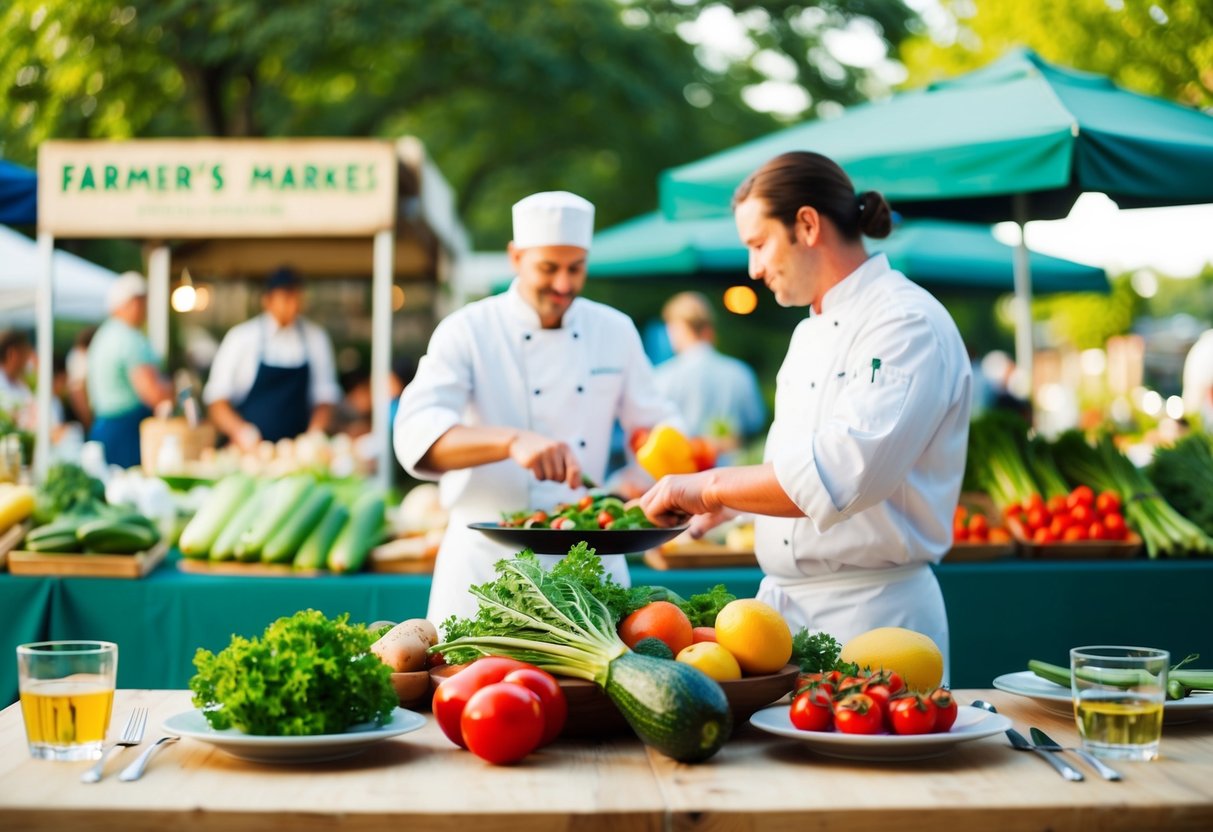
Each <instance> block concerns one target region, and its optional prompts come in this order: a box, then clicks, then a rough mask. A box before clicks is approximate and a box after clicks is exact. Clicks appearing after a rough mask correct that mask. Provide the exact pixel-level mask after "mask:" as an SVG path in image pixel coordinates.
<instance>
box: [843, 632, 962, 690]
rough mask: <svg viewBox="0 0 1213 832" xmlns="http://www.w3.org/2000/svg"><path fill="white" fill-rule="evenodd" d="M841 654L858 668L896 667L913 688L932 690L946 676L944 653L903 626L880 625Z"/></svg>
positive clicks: (844, 646)
mask: <svg viewBox="0 0 1213 832" xmlns="http://www.w3.org/2000/svg"><path fill="white" fill-rule="evenodd" d="M840 658H841V659H842V660H843V661H844V662H855V663H856V664H857V665H859V669H860V670H863V669H864V668H865V667H870V668H871V669H872V670H882V669H883V670H894V671H896V672H898V673H900V674H901V677H902V678H903V679H905V683H906V687H907V688H908V689H909V690H913V691H931V690H934V689H935V688H937V687H939V682H940V680H942V679H943V653H941V652H939V646H938V645H936V644H935V642H934V641H932V640H931V639H930V637H928V636H924V635H923V634H922V633H916V632H914V631H913V630H907V629H905V628H904V627H877V628H876V629H875V630H868V631H867V632H866V633H860V634H859V635H857V636H855V637H854V638H853V639H851V640H850V641H848V642H847V643H846V644H844V645H843V646H842V654H841V656H840Z"/></svg>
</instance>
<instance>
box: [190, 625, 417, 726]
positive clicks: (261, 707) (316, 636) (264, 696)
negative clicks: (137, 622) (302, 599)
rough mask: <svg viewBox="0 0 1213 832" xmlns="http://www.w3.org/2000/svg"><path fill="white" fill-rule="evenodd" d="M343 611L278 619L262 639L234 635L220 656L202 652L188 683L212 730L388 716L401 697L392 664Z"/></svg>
mask: <svg viewBox="0 0 1213 832" xmlns="http://www.w3.org/2000/svg"><path fill="white" fill-rule="evenodd" d="M348 620H349V615H348V613H344V614H342V615H340V616H338V617H337V618H335V619H328V618H326V617H325V615H324V613H321V612H318V611H317V610H301V611H300V612H297V613H295V614H294V615H292V616H290V617H285V618H279V619H278V620H277V621H275V622H273V623H272V624H270V625H269V627H267V628H266V630H265V633H264V635H262V636H261V637H260V638H252V639H247V638H244V637H242V636H236V635H234V636H232V641H231V644H229V645H228V646H227V647H225V648H224V649H223V650H221V651H219V653H217V654H216V653H212V652H210V651H209V650H203V649H199V650H198V652H197V653H196V654H195V655H194V666H195V667H197V668H198V672H197V673H196V674H195V675H194V678H192V679H191V680H190V690H192V691H193V692H194V699H193V702H194V705H195V706H197V707H198V708H200V709H201V710H202V713H203V715H204V716H205V717H206V720H207V722H209V723H210V724H211V727H213V728H215V729H217V730H223V729H225V728H236V729H237V730H239V731H243V732H244V733H246V734H260V735H270V736H305V735H315V734H340V733H343V732H344V731H346V730H348V729H349V728H350V727H352V726H354V725H358V724H359V723H363V722H374V723H375V724H377V725H382V724H384V723H385V722H387V721H388V719H389V718H390V716H391V713H392V711H393V709H395V707H396V705H397V702H398V699H397V697H396V692H395V690H394V689H393V687H392V678H391V672H392V671H391V668H389V667H388V666H387V665H386V664H384V663H383V662H382V661H381V660H380V659H379V657H377V656H375V655H374V654H373V653H371V650H370V648H371V644H372V642H373V641H374V639H373V637H372V636H371V634H370V632H368V631H367V629H366V627H364V626H362V625H361V624H349V623H348Z"/></svg>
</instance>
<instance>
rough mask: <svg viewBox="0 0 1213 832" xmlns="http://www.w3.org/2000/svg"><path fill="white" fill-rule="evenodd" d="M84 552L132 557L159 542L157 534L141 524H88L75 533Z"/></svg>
mask: <svg viewBox="0 0 1213 832" xmlns="http://www.w3.org/2000/svg"><path fill="white" fill-rule="evenodd" d="M76 536H77V537H78V538H80V542H81V543H82V544H83V545H84V550H85V551H86V552H95V553H97V554H106V555H133V554H135V553H137V552H145V551H147V550H148V549H150V548H152V547H153V546H155V545H156V544H157V543H159V542H160V534H159V532H156V531H153V530H151V529H149V528H148V527H147V526H145V525H143V524H142V523H110V524H109V525H107V526H96V525H95V524H90V525H89V527H88V528H87V533H85V527H81V529H80V531H78V532H76Z"/></svg>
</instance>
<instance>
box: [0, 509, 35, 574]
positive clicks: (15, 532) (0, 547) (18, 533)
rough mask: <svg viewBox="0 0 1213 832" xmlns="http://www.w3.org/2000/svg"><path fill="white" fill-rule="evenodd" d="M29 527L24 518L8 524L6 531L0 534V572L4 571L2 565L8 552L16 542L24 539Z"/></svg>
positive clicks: (15, 546) (4, 563)
mask: <svg viewBox="0 0 1213 832" xmlns="http://www.w3.org/2000/svg"><path fill="white" fill-rule="evenodd" d="M29 527H30V524H29V521H28V520H25V521H22V522H20V523H17V524H15V525H13V526H10V527H9V529H8V531H6V532H5V533H4V534H0V572H3V571H4V567H5V565H7V563H8V553H9V552H11V551H12V550H13V549H16V548H17V544H18V543H20V542H21V541H22V539H24V537H25V533H26V532H28V531H29Z"/></svg>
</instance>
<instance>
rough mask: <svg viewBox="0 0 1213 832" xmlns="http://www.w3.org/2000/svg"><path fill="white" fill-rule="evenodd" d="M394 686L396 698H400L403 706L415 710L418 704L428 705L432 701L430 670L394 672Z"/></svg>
mask: <svg viewBox="0 0 1213 832" xmlns="http://www.w3.org/2000/svg"><path fill="white" fill-rule="evenodd" d="M392 687H394V688H395V689H396V698H397V699H399V700H400V707H402V708H410V709H414V710H415V709H416V708H417V707H418V706H421V705H424V706H428V705H429V703H430V698H431V695H430V673H429V671H428V670H416V671H413V672H411V673H393V674H392Z"/></svg>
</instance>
